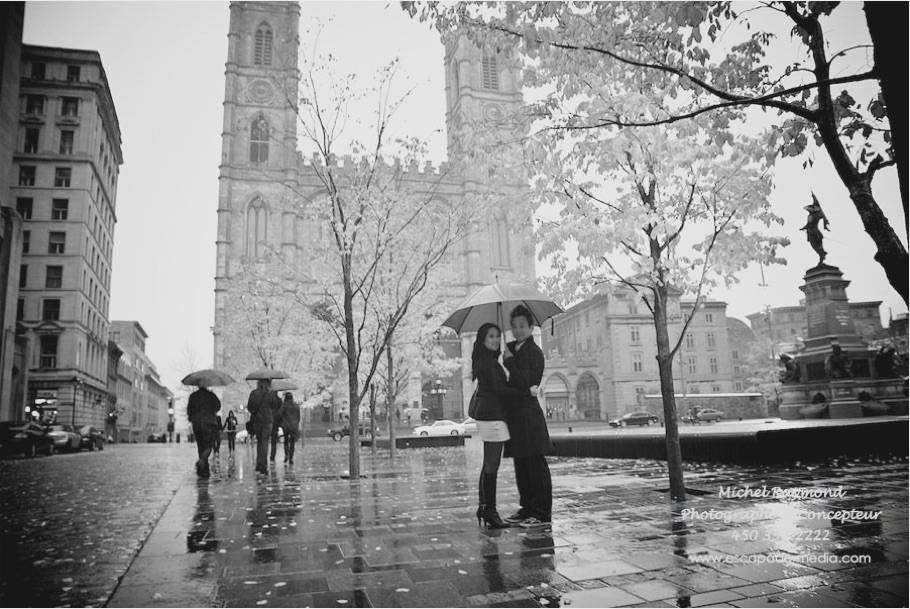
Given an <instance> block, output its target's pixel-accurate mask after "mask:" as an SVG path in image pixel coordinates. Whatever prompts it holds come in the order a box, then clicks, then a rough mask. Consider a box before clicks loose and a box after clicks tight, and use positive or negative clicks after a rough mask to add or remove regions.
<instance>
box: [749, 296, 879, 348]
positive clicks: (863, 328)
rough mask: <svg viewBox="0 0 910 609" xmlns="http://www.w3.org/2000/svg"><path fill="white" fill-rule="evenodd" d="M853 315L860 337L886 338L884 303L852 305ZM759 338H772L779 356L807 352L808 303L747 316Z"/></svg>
mask: <svg viewBox="0 0 910 609" xmlns="http://www.w3.org/2000/svg"><path fill="white" fill-rule="evenodd" d="M848 304H849V306H850V314H851V316H852V318H853V323H854V325H855V327H856V331H857V334H858V335H859V336H861V337H863V338H865V339H866V340H867V341H871V340H872V339H874V338H877V337H879V336H880V335H881V334H882V331H883V328H882V320H881V313H880V309H881V306H882V301H880V300H873V301H865V302H851V303H848ZM746 318H747V319H748V320H749V324H750V325H751V326H752V331H753V332H755V334H756V337H761V338H768V337H770V338H771V341H772V343H773V344H774V349H775V352H777V353H791V354H795V353H798V352H799V351H801V350H802V349H803V348H804V341H805V339H806V337H807V336H808V333H809V322H808V319H807V317H806V305H805V301H800V304H799V305H796V306H788V307H768V308H766V309H765V310H763V311H756V312H755V313H750V314H749V315H746Z"/></svg>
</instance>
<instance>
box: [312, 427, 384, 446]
mask: <svg viewBox="0 0 910 609" xmlns="http://www.w3.org/2000/svg"><path fill="white" fill-rule="evenodd" d="M357 429H358V432H359V433H360V437H361V438H369V439H373V432H372V431H370V426H369V425H359V426H358V427H357ZM325 435H327V436H328V437H330V438H332V439H333V440H335V441H336V442H341V439H342V438H344V437H345V436H349V435H351V426H350V425H348V424H345V425H343V426H342V427H340V428H332V429H330V430H328V431H327V432H326V433H325ZM376 435H377V436H381V435H382V434H381V433H380V432H379V430H378V429H377V430H376Z"/></svg>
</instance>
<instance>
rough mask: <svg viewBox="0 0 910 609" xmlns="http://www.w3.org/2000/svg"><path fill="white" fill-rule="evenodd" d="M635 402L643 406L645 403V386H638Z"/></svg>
mask: <svg viewBox="0 0 910 609" xmlns="http://www.w3.org/2000/svg"><path fill="white" fill-rule="evenodd" d="M635 403H636V404H638V405H639V406H641V405H642V404H644V403H645V388H644V387H636V388H635Z"/></svg>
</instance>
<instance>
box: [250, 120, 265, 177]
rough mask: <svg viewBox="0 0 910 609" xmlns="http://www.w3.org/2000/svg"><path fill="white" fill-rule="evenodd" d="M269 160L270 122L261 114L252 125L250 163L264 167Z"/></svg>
mask: <svg viewBox="0 0 910 609" xmlns="http://www.w3.org/2000/svg"><path fill="white" fill-rule="evenodd" d="M268 160H269V121H268V119H267V118H266V117H264V116H263V115H261V114H259V115H257V116H256V117H255V118H253V123H252V124H251V125H250V163H254V164H256V165H262V164H264V163H267V162H268Z"/></svg>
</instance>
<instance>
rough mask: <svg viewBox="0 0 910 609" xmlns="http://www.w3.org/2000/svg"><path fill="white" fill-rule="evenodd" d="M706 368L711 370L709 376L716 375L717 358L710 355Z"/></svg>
mask: <svg viewBox="0 0 910 609" xmlns="http://www.w3.org/2000/svg"><path fill="white" fill-rule="evenodd" d="M708 367H709V368H710V369H711V374H717V357H715V356H713V355H712V356H711V357H709V358H708Z"/></svg>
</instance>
